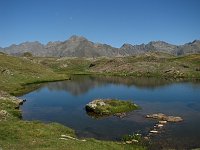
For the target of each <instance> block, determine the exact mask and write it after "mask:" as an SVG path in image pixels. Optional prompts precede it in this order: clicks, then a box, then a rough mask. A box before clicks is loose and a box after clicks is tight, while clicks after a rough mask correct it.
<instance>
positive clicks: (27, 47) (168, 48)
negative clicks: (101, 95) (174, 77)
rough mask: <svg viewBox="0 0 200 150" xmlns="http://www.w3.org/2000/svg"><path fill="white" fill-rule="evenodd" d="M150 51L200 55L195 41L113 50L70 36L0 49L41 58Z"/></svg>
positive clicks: (0, 50) (152, 44)
mask: <svg viewBox="0 0 200 150" xmlns="http://www.w3.org/2000/svg"><path fill="white" fill-rule="evenodd" d="M150 51H158V52H164V53H169V54H172V55H177V56H179V55H186V54H194V53H200V41H199V40H195V41H193V42H191V43H186V44H184V45H179V46H177V45H172V44H169V43H166V42H163V41H153V42H150V43H148V44H141V45H131V44H124V45H123V46H122V47H121V48H115V47H112V46H110V45H107V44H99V43H98V44H97V43H93V42H91V41H89V40H87V39H86V38H84V37H81V36H72V37H71V38H69V39H68V40H66V41H64V42H49V43H48V44H47V45H43V44H41V43H39V42H25V43H22V44H19V45H11V46H9V47H6V48H1V47H0V52H4V53H7V54H11V55H16V56H23V55H24V53H26V54H27V52H28V53H30V54H31V55H33V56H41V57H87V58H93V57H102V56H105V57H118V56H131V55H135V54H141V53H145V52H150Z"/></svg>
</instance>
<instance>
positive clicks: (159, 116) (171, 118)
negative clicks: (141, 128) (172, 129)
mask: <svg viewBox="0 0 200 150" xmlns="http://www.w3.org/2000/svg"><path fill="white" fill-rule="evenodd" d="M146 118H153V119H158V120H161V122H162V123H161V122H159V123H161V124H165V123H167V122H164V121H168V122H180V121H183V119H182V118H181V117H176V116H167V115H165V114H163V113H157V114H151V115H146Z"/></svg>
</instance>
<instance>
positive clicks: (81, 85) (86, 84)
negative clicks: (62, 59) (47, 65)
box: [47, 76, 200, 96]
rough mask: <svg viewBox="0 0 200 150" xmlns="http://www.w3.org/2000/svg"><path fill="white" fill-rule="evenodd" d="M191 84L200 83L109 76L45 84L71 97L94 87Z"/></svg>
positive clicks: (199, 85) (75, 78)
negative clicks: (108, 85) (65, 92)
mask: <svg viewBox="0 0 200 150" xmlns="http://www.w3.org/2000/svg"><path fill="white" fill-rule="evenodd" d="M183 82H193V83H196V84H193V86H194V88H198V87H200V84H198V83H200V82H197V81H195V80H193V81H191V80H190V81H188V80H185V79H176V80H169V79H158V78H135V77H126V78H124V77H111V76H75V77H72V79H71V80H69V81H62V82H55V83H50V84H47V87H48V89H49V90H57V91H59V90H64V91H67V92H70V93H71V94H72V95H76V96H78V95H81V94H84V93H87V92H88V91H89V90H90V89H93V88H94V87H102V86H105V85H107V84H114V85H126V86H127V87H131V86H135V87H137V88H140V89H155V88H159V87H163V86H167V85H170V84H174V83H183Z"/></svg>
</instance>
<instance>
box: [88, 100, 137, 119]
mask: <svg viewBox="0 0 200 150" xmlns="http://www.w3.org/2000/svg"><path fill="white" fill-rule="evenodd" d="M85 109H86V111H87V112H88V113H93V114H94V115H97V116H108V115H115V114H119V113H125V112H130V111H133V110H136V109H139V106H138V105H136V104H134V103H133V102H132V101H122V100H116V99H97V100H93V101H92V102H90V103H88V104H87V105H86V106H85Z"/></svg>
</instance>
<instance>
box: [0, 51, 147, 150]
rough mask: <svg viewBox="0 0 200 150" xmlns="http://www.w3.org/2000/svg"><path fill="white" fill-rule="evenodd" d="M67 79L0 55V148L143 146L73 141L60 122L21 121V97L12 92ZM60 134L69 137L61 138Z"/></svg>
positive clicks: (74, 149) (105, 149)
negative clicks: (68, 137)
mask: <svg viewBox="0 0 200 150" xmlns="http://www.w3.org/2000/svg"><path fill="white" fill-rule="evenodd" d="M67 79H70V77H69V75H66V74H62V73H59V72H55V71H54V70H52V69H51V68H49V67H47V66H45V65H42V64H40V63H37V62H35V61H33V60H29V59H27V58H18V57H13V56H9V55H5V54H0V149H3V150H10V149H16V150H18V149H19V150H26V149H53V150H62V149H63V150H65V149H70V150H82V149H87V150H93V149H96V150H109V149H116V150H121V149H127V150H135V149H138V150H143V149H146V148H145V147H143V146H140V145H123V144H122V143H121V142H113V141H101V140H96V139H86V141H81V140H76V139H77V138H76V135H75V131H74V130H73V129H70V128H68V127H66V126H63V125H61V124H58V123H42V122H39V121H23V120H21V111H20V107H19V105H20V100H19V99H18V98H16V97H15V96H11V95H19V94H21V93H26V92H29V91H31V90H33V89H35V88H38V87H39V86H40V84H42V83H45V82H54V81H62V80H67ZM2 91H5V92H2ZM8 93H9V94H8ZM10 94H11V95H10ZM62 135H66V136H70V137H72V139H66V138H63V137H62Z"/></svg>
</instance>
